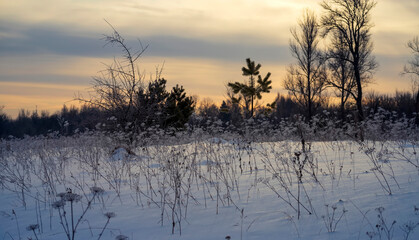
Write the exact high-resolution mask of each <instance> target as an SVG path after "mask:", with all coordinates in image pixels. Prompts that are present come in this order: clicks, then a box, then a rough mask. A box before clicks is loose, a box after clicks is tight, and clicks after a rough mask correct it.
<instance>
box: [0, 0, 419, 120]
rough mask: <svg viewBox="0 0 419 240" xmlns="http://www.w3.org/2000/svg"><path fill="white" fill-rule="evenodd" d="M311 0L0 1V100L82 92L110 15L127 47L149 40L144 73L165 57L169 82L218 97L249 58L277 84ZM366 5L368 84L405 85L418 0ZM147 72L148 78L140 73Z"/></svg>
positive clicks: (53, 100)
mask: <svg viewBox="0 0 419 240" xmlns="http://www.w3.org/2000/svg"><path fill="white" fill-rule="evenodd" d="M320 2H321V1H319V0H283V1H275V0H231V1H225V0H212V1H196V0H180V1H172V0H130V1H116V0H101V1H99V0H91V1H83V0H76V1H74V0H64V1H55V0H38V1H32V0H17V1H4V0H2V1H0V106H4V109H3V111H4V112H6V113H7V114H9V115H11V116H13V117H15V116H16V115H17V113H18V111H19V109H21V108H24V109H27V110H35V109H38V110H48V111H49V112H50V113H52V112H54V111H56V110H58V109H59V108H61V107H62V105H63V104H67V105H72V104H73V105H74V104H77V102H71V100H72V99H73V98H74V96H75V95H76V94H78V93H79V92H80V93H84V94H87V92H88V88H89V87H90V83H91V78H92V76H95V75H97V74H98V72H99V71H100V70H102V69H104V64H109V63H111V62H112V61H113V57H114V56H115V57H119V56H120V52H119V51H118V49H115V48H112V47H110V46H106V47H104V43H105V42H104V41H103V40H101V38H102V37H103V34H109V33H110V32H111V29H110V27H109V26H108V25H107V23H106V22H105V21H104V19H106V20H107V21H109V22H110V23H111V24H112V25H113V26H114V27H115V28H116V29H117V30H118V31H119V32H120V33H121V34H122V35H123V36H124V37H125V38H126V40H127V41H128V43H129V45H130V46H132V47H133V48H135V47H136V46H137V44H138V42H137V39H140V40H141V42H142V43H143V44H148V45H149V48H148V49H147V51H146V53H145V54H144V56H143V58H142V59H141V61H140V69H141V70H142V71H143V73H144V74H146V75H147V76H149V75H150V74H152V73H154V72H155V69H156V67H157V66H160V67H161V66H163V64H164V71H163V77H164V78H166V79H167V80H168V85H169V86H173V85H175V84H180V85H183V86H184V88H185V89H186V91H187V92H188V94H190V95H196V96H199V99H204V98H207V97H210V98H212V99H213V100H214V101H215V102H220V101H221V100H223V99H225V84H226V83H227V82H230V81H240V80H242V79H243V77H242V76H241V71H240V69H241V67H242V66H243V65H244V63H245V59H246V58H248V57H250V58H252V59H253V60H255V61H256V62H260V63H261V64H262V69H261V71H262V73H266V72H268V71H269V72H271V73H272V80H273V90H272V91H271V93H270V94H267V95H266V98H265V97H264V99H263V100H264V101H266V102H268V101H269V100H271V99H273V98H274V97H275V96H276V94H277V93H278V92H279V93H285V90H284V89H283V87H282V81H283V79H284V72H285V69H286V67H287V65H289V64H290V63H292V62H293V61H294V59H293V58H292V56H291V54H290V52H289V49H288V43H289V39H290V37H291V34H290V31H289V29H290V28H291V27H293V26H295V25H296V22H297V19H298V18H299V16H300V15H301V13H302V12H303V9H304V8H310V9H313V10H315V11H316V13H317V15H320V14H321V11H322V9H321V7H320V6H319V3H320ZM377 2H378V4H377V6H376V8H374V10H373V14H372V22H373V23H374V25H375V27H374V28H373V29H372V34H373V42H374V55H375V56H376V58H377V61H378V63H379V68H378V70H377V72H376V73H375V75H374V84H371V85H370V87H369V89H373V90H374V91H377V92H383V93H394V92H395V90H396V89H398V90H410V87H411V82H410V79H409V77H406V76H401V75H400V72H401V71H402V70H403V65H404V64H405V63H407V61H408V59H409V58H410V56H411V53H410V52H409V50H408V48H407V47H406V43H407V42H408V41H409V40H410V39H412V38H413V37H414V36H415V35H418V34H419V32H417V29H419V15H418V13H417V11H418V9H419V1H417V0H398V1H394V0H378V1H377ZM146 79H149V77H146Z"/></svg>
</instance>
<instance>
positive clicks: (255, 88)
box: [228, 58, 272, 117]
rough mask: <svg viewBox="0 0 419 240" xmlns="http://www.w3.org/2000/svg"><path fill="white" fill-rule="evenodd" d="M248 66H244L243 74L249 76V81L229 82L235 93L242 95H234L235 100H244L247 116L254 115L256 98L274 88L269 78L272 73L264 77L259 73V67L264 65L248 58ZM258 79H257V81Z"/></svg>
mask: <svg viewBox="0 0 419 240" xmlns="http://www.w3.org/2000/svg"><path fill="white" fill-rule="evenodd" d="M246 64H247V68H246V67H242V72H243V73H242V75H243V76H246V77H249V81H248V82H246V83H240V82H235V83H228V87H230V88H231V89H232V90H233V93H234V94H238V93H240V97H239V98H237V97H233V101H234V102H240V101H241V99H243V100H244V107H245V109H246V113H247V117H253V113H254V107H255V100H256V99H261V98H262V93H265V92H266V93H269V92H270V90H271V89H272V86H271V83H272V81H271V80H269V77H270V76H271V73H270V72H268V73H267V74H266V76H265V77H264V78H262V76H261V75H260V74H259V69H260V68H261V67H262V65H261V64H257V65H256V64H255V62H254V61H251V60H250V58H247V59H246ZM256 79H257V81H256Z"/></svg>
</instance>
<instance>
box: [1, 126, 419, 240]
mask: <svg viewBox="0 0 419 240" xmlns="http://www.w3.org/2000/svg"><path fill="white" fill-rule="evenodd" d="M0 143H1V148H0V156H1V158H0V162H1V166H0V181H1V182H0V239H15V240H17V239H43V240H52V239H73V235H74V239H184V240H186V239H191V240H192V239H193V240H196V239H211V240H214V239H220V240H221V239H233V240H234V239H419V227H418V224H419V171H418V170H419V168H418V166H419V157H418V154H417V151H418V148H419V145H418V140H417V139H416V140H381V141H373V140H366V141H364V142H360V141H355V140H340V141H337V140H336V141H309V140H306V141H305V142H304V144H303V143H302V142H301V141H300V140H298V138H297V140H293V141H290V140H278V141H248V140H246V139H245V138H240V137H230V138H227V137H223V138H221V137H202V138H195V139H194V140H190V141H188V142H187V143H182V144H180V143H178V144H177V145H175V144H173V143H172V144H163V143H162V142H160V143H159V144H153V142H152V141H151V142H149V144H146V145H143V146H136V147H129V148H128V147H126V146H125V147H123V146H122V145H120V143H117V141H115V140H114V139H110V138H107V137H105V136H104V135H102V134H81V135H79V136H77V137H60V138H26V139H23V140H10V141H3V142H0ZM71 216H73V219H72V218H71ZM108 220H109V221H108ZM73 230H74V231H73Z"/></svg>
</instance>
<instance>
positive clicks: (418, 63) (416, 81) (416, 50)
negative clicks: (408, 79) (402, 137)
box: [402, 36, 419, 124]
mask: <svg viewBox="0 0 419 240" xmlns="http://www.w3.org/2000/svg"><path fill="white" fill-rule="evenodd" d="M407 47H408V48H410V50H411V51H412V53H413V58H412V59H410V60H409V62H408V64H407V65H405V66H404V69H403V72H402V73H403V74H409V75H411V76H412V78H413V79H412V85H413V86H412V90H413V94H416V113H419V37H418V36H416V37H414V38H413V39H412V40H411V41H409V42H408V43H407ZM416 123H417V124H419V114H416Z"/></svg>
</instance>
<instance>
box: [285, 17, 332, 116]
mask: <svg viewBox="0 0 419 240" xmlns="http://www.w3.org/2000/svg"><path fill="white" fill-rule="evenodd" d="M298 25H299V28H298V29H296V28H292V29H291V34H292V37H293V39H292V40H291V41H290V50H291V53H292V55H293V57H295V58H296V59H297V63H296V64H292V65H291V66H289V67H288V73H287V75H286V78H285V81H284V87H285V89H287V90H288V91H289V92H290V94H291V95H292V96H293V97H294V98H295V99H296V101H297V102H298V103H299V104H300V105H301V106H302V107H303V108H304V109H307V113H308V115H307V116H308V120H311V118H312V116H313V114H314V112H315V110H316V109H317V108H318V106H320V103H321V101H322V92H323V90H324V88H325V79H326V71H325V65H324V58H323V56H322V52H321V51H320V49H319V47H318V43H319V39H320V38H319V25H318V22H317V18H316V16H315V15H314V13H313V12H311V11H308V10H306V11H305V12H304V15H303V17H302V19H301V20H300V21H299V23H298Z"/></svg>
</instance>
